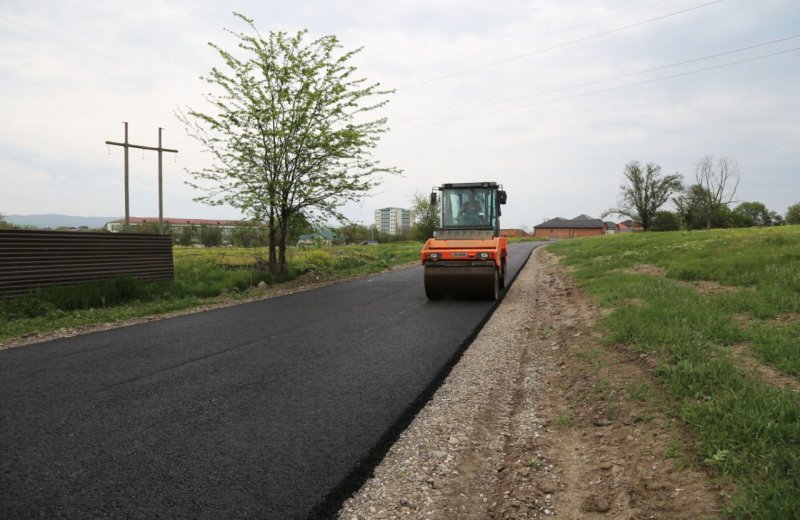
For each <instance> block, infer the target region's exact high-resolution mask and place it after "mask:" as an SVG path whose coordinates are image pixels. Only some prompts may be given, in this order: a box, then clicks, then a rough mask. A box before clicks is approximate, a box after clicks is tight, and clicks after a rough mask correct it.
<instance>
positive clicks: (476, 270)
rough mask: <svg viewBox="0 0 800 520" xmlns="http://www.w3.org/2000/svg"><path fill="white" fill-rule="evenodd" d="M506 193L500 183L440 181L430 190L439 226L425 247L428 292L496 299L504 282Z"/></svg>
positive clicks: (436, 296) (433, 297)
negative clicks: (502, 213)
mask: <svg viewBox="0 0 800 520" xmlns="http://www.w3.org/2000/svg"><path fill="white" fill-rule="evenodd" d="M505 203H506V192H505V191H503V187H502V186H501V185H499V184H497V183H496V182H470V183H458V184H442V185H441V186H439V187H437V188H434V189H433V191H432V193H431V205H434V206H435V205H436V204H438V205H439V211H440V216H441V221H440V222H441V227H440V228H439V229H437V230H436V231H435V232H434V236H433V238H430V239H428V241H427V242H425V245H424V246H423V248H422V253H421V254H422V265H423V266H424V270H425V294H426V296H427V297H428V299H429V300H441V299H443V298H448V297H450V298H459V299H480V300H496V299H497V298H498V297H499V295H500V290H501V289H502V288H503V287H505V284H506V256H507V255H508V247H507V245H506V239H505V237H501V236H500V206H502V205H503V204H505Z"/></svg>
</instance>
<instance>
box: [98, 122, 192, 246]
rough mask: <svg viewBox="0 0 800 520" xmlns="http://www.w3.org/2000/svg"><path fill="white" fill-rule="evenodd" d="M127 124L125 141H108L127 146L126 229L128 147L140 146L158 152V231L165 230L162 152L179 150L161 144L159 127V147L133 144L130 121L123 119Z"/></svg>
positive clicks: (127, 221) (127, 218)
mask: <svg viewBox="0 0 800 520" xmlns="http://www.w3.org/2000/svg"><path fill="white" fill-rule="evenodd" d="M122 124H124V125H125V142H122V143H116V142H114V141H106V144H113V145H114V146H122V147H123V148H125V231H126V232H128V231H130V219H131V215H130V203H129V199H128V148H138V149H139V150H154V151H156V152H158V232H159V233H163V232H164V198H163V191H162V183H161V179H162V160H161V158H162V154H163V152H170V153H178V150H172V149H169V148H164V147H162V146H161V130H163V129H162V128H160V127H159V129H158V147H155V146H144V145H140V144H131V143H129V142H128V123H127V122H126V121H123V123H122Z"/></svg>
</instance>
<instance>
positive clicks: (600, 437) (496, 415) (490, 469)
mask: <svg viewBox="0 0 800 520" xmlns="http://www.w3.org/2000/svg"><path fill="white" fill-rule="evenodd" d="M600 317H601V313H600V311H599V310H598V309H597V308H595V307H594V306H593V305H592V304H591V302H590V300H589V299H588V298H587V297H586V296H585V295H584V294H583V293H582V292H581V291H579V290H578V289H576V288H575V286H574V284H573V283H572V281H571V279H570V277H569V275H568V273H566V272H565V271H564V270H563V269H561V268H559V267H558V266H557V261H556V259H555V258H554V257H553V256H552V255H550V254H549V253H547V251H546V249H544V248H540V249H537V250H536V251H535V252H534V258H532V259H531V261H529V262H528V265H527V267H526V268H525V269H524V270H523V271H522V272H521V273H520V275H519V277H518V278H517V280H516V282H515V283H514V285H513V286H512V288H511V290H510V291H509V293H508V295H507V296H506V298H505V300H504V301H503V303H502V304H501V306H500V308H499V309H498V310H497V312H496V313H495V314H494V317H493V318H492V319H491V320H490V321H489V323H488V324H487V325H486V326H485V327H484V329H483V331H482V332H481V333H480V335H479V336H478V337H477V338H476V340H475V342H474V343H473V345H472V346H471V347H470V348H469V349H468V350H467V351H466V352H465V353H464V356H463V358H462V359H461V361H460V362H459V364H458V365H457V366H456V367H455V368H454V369H453V371H452V372H451V374H450V376H449V377H448V379H447V381H446V382H445V383H444V385H442V387H441V388H440V389H439V390H438V391H437V393H436V395H435V396H434V398H433V399H432V401H431V402H430V403H429V404H428V406H426V407H425V408H424V409H423V410H422V411H421V412H420V414H419V415H418V416H417V418H416V419H415V420H414V422H413V423H412V424H411V426H410V427H409V428H408V429H407V430H406V432H404V433H403V435H402V436H401V438H400V439H399V441H398V442H397V443H396V444H395V446H393V448H392V449H391V450H390V452H389V453H388V454H387V456H386V457H385V459H384V461H383V462H382V463H381V465H380V466H379V467H378V468H377V469H376V471H375V474H374V477H373V478H372V479H370V480H369V481H367V482H366V484H365V485H364V486H363V487H362V489H361V490H360V491H359V492H358V493H357V494H356V495H355V496H354V497H352V498H351V499H350V500H349V501H347V502H346V503H345V505H344V507H343V508H342V510H341V512H340V518H344V519H347V520H350V519H380V518H419V519H427V518H444V519H451V518H453V519H455V518H459V519H461V518H475V519H478V518H509V519H517V518H541V517H548V516H558V517H562V518H589V519H591V518H613V519H626V518H631V519H633V518H636V519H638V518H686V519H689V518H692V519H695V518H716V517H718V507H719V497H720V490H718V489H715V488H714V487H713V486H712V485H711V484H710V480H709V478H708V476H707V475H705V474H703V473H702V472H700V471H698V470H696V469H694V468H695V465H693V464H692V463H691V461H690V460H688V458H687V456H686V455H685V450H684V449H683V446H685V444H686V443H687V442H689V441H688V440H687V438H686V436H685V433H684V432H683V429H682V427H681V426H680V425H679V423H678V422H676V421H675V420H673V419H672V418H670V413H669V407H668V403H666V402H665V401H664V398H663V395H662V392H660V391H659V390H658V387H657V386H656V385H655V384H654V383H653V382H652V381H651V379H650V373H651V369H652V362H651V361H650V360H649V359H647V358H646V357H640V356H638V355H631V354H629V353H626V352H624V351H621V350H615V349H614V348H613V347H608V346H604V345H602V344H601V343H600V341H599V339H600V336H599V334H598V333H597V332H594V330H593V327H594V325H595V324H596V323H597V321H598V320H599V319H600Z"/></svg>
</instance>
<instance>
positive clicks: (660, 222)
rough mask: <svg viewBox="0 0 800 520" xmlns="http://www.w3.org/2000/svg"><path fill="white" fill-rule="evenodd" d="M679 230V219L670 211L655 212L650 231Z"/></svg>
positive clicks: (678, 216)
mask: <svg viewBox="0 0 800 520" xmlns="http://www.w3.org/2000/svg"><path fill="white" fill-rule="evenodd" d="M680 229H681V217H680V215H678V214H677V213H673V212H671V211H656V213H655V215H653V224H652V226H651V227H650V231H678V230H680Z"/></svg>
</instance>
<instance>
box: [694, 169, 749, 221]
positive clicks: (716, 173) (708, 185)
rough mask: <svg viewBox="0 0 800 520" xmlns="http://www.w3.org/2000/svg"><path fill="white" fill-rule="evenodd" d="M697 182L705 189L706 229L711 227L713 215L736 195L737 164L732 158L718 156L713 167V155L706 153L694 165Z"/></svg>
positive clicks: (738, 178) (739, 175)
mask: <svg viewBox="0 0 800 520" xmlns="http://www.w3.org/2000/svg"><path fill="white" fill-rule="evenodd" d="M694 175H695V178H696V179H697V184H699V185H700V186H702V187H703V189H704V190H705V192H704V194H705V200H704V201H703V205H704V209H705V214H706V229H711V223H712V221H713V219H714V215H715V214H716V213H717V212H718V211H719V210H720V208H722V207H723V206H728V205H729V204H731V203H732V202H733V198H734V197H735V196H736V189H737V188H738V187H739V180H741V173H740V172H739V165H738V164H737V162H736V161H735V160H734V159H731V158H729V157H724V156H723V157H720V158H719V160H718V161H717V166H716V168H715V167H714V156H713V155H706V156H705V157H703V158H701V159H700V160H699V161H698V162H697V164H696V165H695V167H694Z"/></svg>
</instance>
